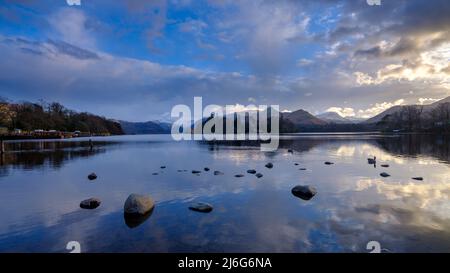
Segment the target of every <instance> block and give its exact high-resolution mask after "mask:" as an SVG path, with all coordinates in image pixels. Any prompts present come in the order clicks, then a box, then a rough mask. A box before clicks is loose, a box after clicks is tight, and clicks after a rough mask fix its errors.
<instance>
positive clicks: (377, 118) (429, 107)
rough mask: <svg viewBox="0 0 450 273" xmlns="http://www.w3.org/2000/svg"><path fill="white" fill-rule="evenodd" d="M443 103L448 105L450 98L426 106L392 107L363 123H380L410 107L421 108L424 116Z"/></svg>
mask: <svg viewBox="0 0 450 273" xmlns="http://www.w3.org/2000/svg"><path fill="white" fill-rule="evenodd" d="M444 103H450V96H449V97H447V98H444V99H442V100H439V101H436V102H434V103H431V104H426V105H396V106H393V107H391V108H389V109H387V110H385V111H383V112H381V113H380V114H378V115H376V116H373V117H371V118H369V119H368V120H366V121H364V123H367V124H371V123H378V122H381V121H382V120H383V118H385V117H387V116H392V115H394V114H396V113H397V114H399V113H401V111H402V110H405V109H406V108H407V107H410V106H413V107H416V108H421V110H422V111H423V113H424V114H425V115H429V114H430V113H431V111H432V110H433V109H436V107H438V106H439V105H440V104H444Z"/></svg>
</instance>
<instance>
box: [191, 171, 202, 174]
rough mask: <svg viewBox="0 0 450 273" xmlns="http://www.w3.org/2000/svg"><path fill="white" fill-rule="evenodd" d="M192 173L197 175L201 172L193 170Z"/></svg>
mask: <svg viewBox="0 0 450 273" xmlns="http://www.w3.org/2000/svg"><path fill="white" fill-rule="evenodd" d="M192 173H193V174H199V173H201V171H196V170H193V171H192Z"/></svg>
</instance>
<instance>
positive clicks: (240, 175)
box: [234, 174, 244, 177]
mask: <svg viewBox="0 0 450 273" xmlns="http://www.w3.org/2000/svg"><path fill="white" fill-rule="evenodd" d="M234 177H244V175H243V174H236V175H235V176H234Z"/></svg>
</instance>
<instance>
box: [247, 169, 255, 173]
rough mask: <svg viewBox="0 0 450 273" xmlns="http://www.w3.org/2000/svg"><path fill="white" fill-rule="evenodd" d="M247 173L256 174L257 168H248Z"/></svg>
mask: <svg viewBox="0 0 450 273" xmlns="http://www.w3.org/2000/svg"><path fill="white" fill-rule="evenodd" d="M247 173H251V174H255V173H256V170H253V169H251V170H247Z"/></svg>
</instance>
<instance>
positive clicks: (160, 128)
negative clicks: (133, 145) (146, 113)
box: [119, 120, 172, 135]
mask: <svg viewBox="0 0 450 273" xmlns="http://www.w3.org/2000/svg"><path fill="white" fill-rule="evenodd" d="M119 122H120V124H121V125H122V129H123V131H124V132H125V134H127V135H143V134H170V130H171V126H172V125H171V124H170V123H166V122H159V121H147V122H129V121H122V120H121V121H119Z"/></svg>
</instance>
